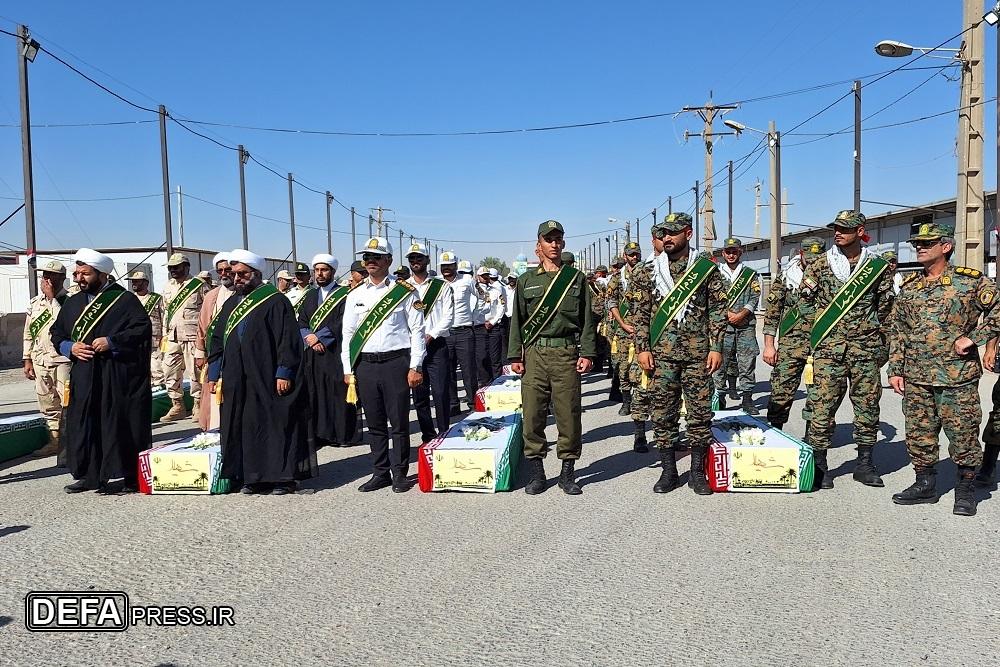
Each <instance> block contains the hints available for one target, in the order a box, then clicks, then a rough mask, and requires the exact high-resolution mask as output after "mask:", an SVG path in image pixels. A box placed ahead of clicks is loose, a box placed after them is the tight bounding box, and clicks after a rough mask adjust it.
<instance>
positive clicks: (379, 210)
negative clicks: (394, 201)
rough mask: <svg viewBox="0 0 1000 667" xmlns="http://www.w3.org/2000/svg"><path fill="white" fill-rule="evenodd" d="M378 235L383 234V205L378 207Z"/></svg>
mask: <svg viewBox="0 0 1000 667" xmlns="http://www.w3.org/2000/svg"><path fill="white" fill-rule="evenodd" d="M378 235H379V236H382V207H381V206H379V207H378Z"/></svg>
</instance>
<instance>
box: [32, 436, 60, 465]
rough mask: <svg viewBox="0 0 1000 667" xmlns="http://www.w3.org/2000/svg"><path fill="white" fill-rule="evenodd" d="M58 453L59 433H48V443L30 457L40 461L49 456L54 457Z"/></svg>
mask: <svg viewBox="0 0 1000 667" xmlns="http://www.w3.org/2000/svg"><path fill="white" fill-rule="evenodd" d="M58 453H59V432H58V431H49V441H48V442H47V443H46V444H44V445H42V448H41V449H36V450H35V451H34V452H33V453H32V454H31V456H32V457H33V458H36V459H42V458H46V457H49V456H55V455H56V454H58Z"/></svg>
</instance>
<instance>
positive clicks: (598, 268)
mask: <svg viewBox="0 0 1000 667" xmlns="http://www.w3.org/2000/svg"><path fill="white" fill-rule="evenodd" d="M598 271H604V272H605V273H607V272H608V267H606V266H604V265H603V264H601V265H600V266H598V267H597V268H596V269H594V272H595V273H596V272H598Z"/></svg>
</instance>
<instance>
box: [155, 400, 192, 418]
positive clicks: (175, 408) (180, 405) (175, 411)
mask: <svg viewBox="0 0 1000 667" xmlns="http://www.w3.org/2000/svg"><path fill="white" fill-rule="evenodd" d="M187 416H188V411H187V410H186V409H185V408H184V400H183V399H180V398H175V399H173V404H172V405H171V406H170V410H169V411H168V412H167V414H165V415H163V416H162V417H160V423H161V424H169V423H170V422H179V421H180V420H182V419H184V418H185V417H187Z"/></svg>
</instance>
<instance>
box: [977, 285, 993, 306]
mask: <svg viewBox="0 0 1000 667" xmlns="http://www.w3.org/2000/svg"><path fill="white" fill-rule="evenodd" d="M996 295H997V293H996V292H995V291H994V290H992V289H984V290H983V291H982V292H980V293H979V303H981V304H983V305H984V306H988V305H990V304H991V303H993V299H994V298H995V297H996Z"/></svg>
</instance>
